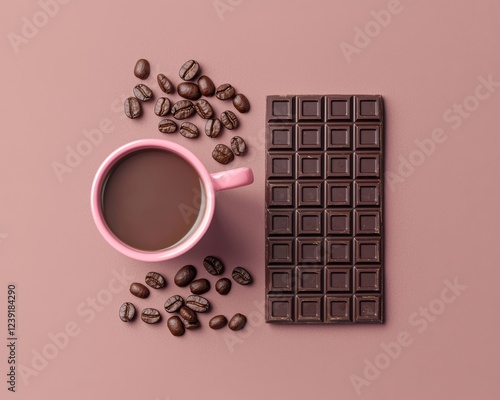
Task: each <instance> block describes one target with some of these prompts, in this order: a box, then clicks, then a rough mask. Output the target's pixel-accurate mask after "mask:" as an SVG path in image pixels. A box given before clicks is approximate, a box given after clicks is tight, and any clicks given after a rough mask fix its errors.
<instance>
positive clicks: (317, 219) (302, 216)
mask: <svg viewBox="0 0 500 400" xmlns="http://www.w3.org/2000/svg"><path fill="white" fill-rule="evenodd" d="M296 232H297V234H298V235H316V236H317V235H322V234H323V212H322V210H308V209H301V210H297V230H296Z"/></svg>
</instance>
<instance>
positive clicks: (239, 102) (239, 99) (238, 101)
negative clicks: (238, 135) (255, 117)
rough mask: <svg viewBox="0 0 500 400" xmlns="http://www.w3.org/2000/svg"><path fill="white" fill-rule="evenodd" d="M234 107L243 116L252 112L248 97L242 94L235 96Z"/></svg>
mask: <svg viewBox="0 0 500 400" xmlns="http://www.w3.org/2000/svg"><path fill="white" fill-rule="evenodd" d="M233 106H234V108H236V109H237V110H238V111H239V112H240V113H242V114H244V113H247V112H248V111H249V110H250V102H249V101H248V99H247V96H245V95H244V94H241V93H238V94H237V95H236V96H234V98H233Z"/></svg>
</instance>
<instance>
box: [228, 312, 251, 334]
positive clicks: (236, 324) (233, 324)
mask: <svg viewBox="0 0 500 400" xmlns="http://www.w3.org/2000/svg"><path fill="white" fill-rule="evenodd" d="M246 323H247V317H245V316H244V315H243V314H239V313H238V314H234V316H233V318H231V319H230V321H229V329H231V330H232V331H239V330H240V329H243V328H244V327H245V324H246Z"/></svg>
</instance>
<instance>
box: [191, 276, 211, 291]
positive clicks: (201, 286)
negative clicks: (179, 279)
mask: <svg viewBox="0 0 500 400" xmlns="http://www.w3.org/2000/svg"><path fill="white" fill-rule="evenodd" d="M189 289H190V290H191V293H193V294H203V293H206V292H208V291H209V290H210V282H209V281H208V279H205V278H201V279H196V280H195V281H193V282H191V285H190V286H189Z"/></svg>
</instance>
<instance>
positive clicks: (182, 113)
mask: <svg viewBox="0 0 500 400" xmlns="http://www.w3.org/2000/svg"><path fill="white" fill-rule="evenodd" d="M170 111H171V112H172V115H173V116H174V118H175V119H186V118H188V117H190V116H191V115H193V113H194V105H193V103H191V102H190V101H189V100H180V101H178V102H177V103H175V104H174V105H173V106H172V109H171V110H170Z"/></svg>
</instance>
